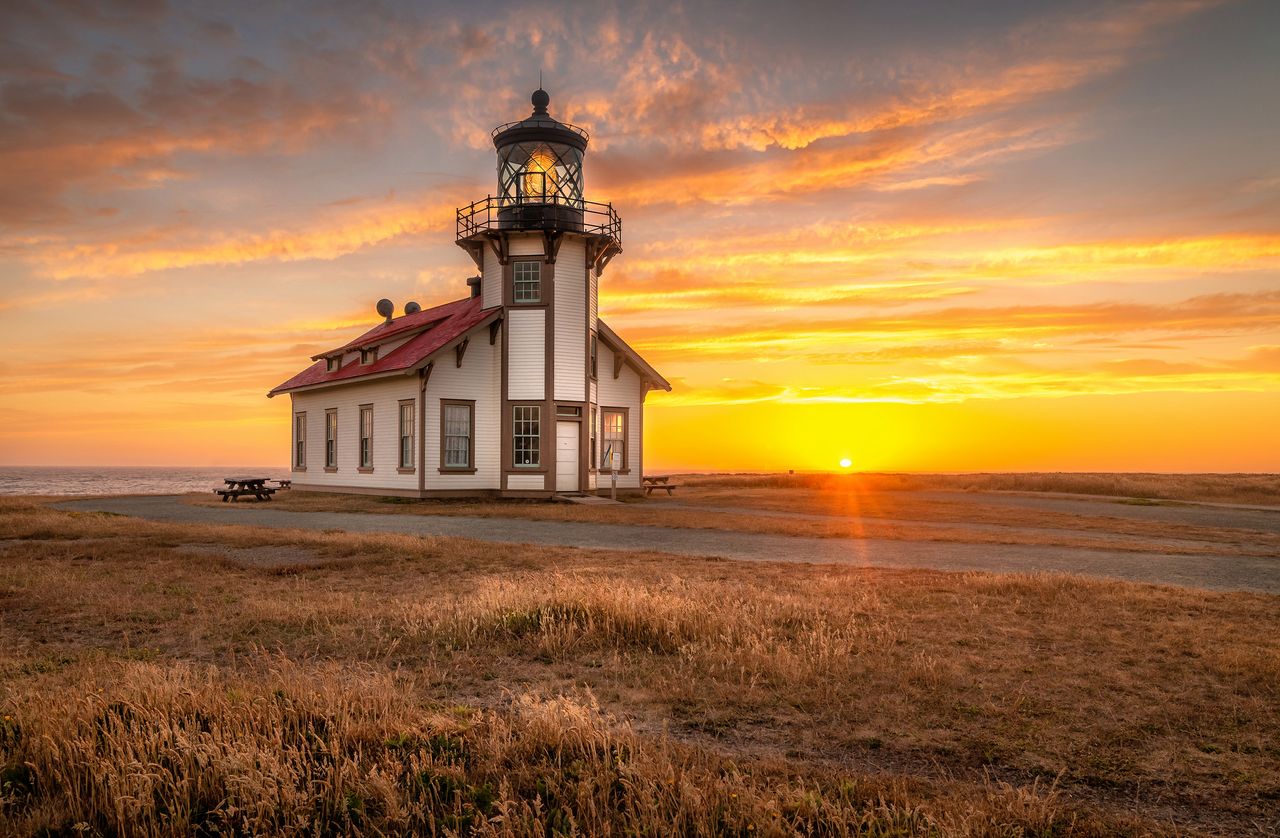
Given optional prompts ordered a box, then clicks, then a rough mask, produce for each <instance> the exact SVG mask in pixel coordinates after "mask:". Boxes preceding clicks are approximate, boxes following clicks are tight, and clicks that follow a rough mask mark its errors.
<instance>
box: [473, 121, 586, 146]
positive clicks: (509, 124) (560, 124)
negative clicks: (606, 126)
mask: <svg viewBox="0 0 1280 838" xmlns="http://www.w3.org/2000/svg"><path fill="white" fill-rule="evenodd" d="M517 125H528V126H529V127H531V128H543V127H554V128H563V129H565V130H566V131H572V132H573V133H575V134H577V135H578V136H579V137H582V139H584V140H587V141H590V140H591V135H590V134H588V133H587V129H586V128H579V127H578V126H577V125H570V124H569V123H567V122H560V121H559V120H556V119H552V118H551V117H549V116H544V117H540V118H539V120H538V121H536V122H535V121H533V120H530V119H517V120H516V121H515V122H505V123H503V124H502V125H499V126H498V127H497V128H494V129H493V131H491V132H490V134H489V136H491V137H494V138H496V137H497V136H498V135H499V134H501V133H502V132H504V131H507V130H508V129H511V128H515V127H516V126H517Z"/></svg>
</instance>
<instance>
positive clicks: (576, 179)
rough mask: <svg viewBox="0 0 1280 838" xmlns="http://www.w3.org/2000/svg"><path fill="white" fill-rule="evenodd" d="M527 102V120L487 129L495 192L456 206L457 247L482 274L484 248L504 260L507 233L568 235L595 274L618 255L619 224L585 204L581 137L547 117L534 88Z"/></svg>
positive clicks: (601, 207) (604, 208) (597, 206)
mask: <svg viewBox="0 0 1280 838" xmlns="http://www.w3.org/2000/svg"><path fill="white" fill-rule="evenodd" d="M531 101H532V102H533V113H531V114H530V115H529V116H528V117H527V118H525V119H522V120H520V121H519V122H508V123H507V124H506V125H500V126H498V127H497V128H495V129H494V130H493V146H494V148H495V149H496V150H497V152H498V193H497V195H488V196H486V197H485V198H482V199H481V200H478V201H473V202H471V203H470V204H468V205H466V206H464V207H459V208H458V245H459V246H460V247H462V248H464V249H465V250H466V251H467V252H468V253H470V254H471V257H472V259H474V260H475V261H476V266H477V267H478V268H481V269H482V270H483V269H484V267H483V264H482V258H481V254H482V253H483V251H484V248H485V247H486V244H485V243H486V242H488V243H489V246H492V247H494V248H495V252H499V253H500V254H503V255H500V256H499V258H500V259H503V260H505V259H506V256H505V253H506V244H505V242H506V241H507V236H508V235H510V234H513V233H518V232H521V231H529V232H534V231H537V232H541V233H542V234H543V235H545V236H547V237H548V242H551V241H552V240H553V239H554V238H555V237H557V236H559V235H560V234H563V233H573V234H577V235H581V236H585V237H586V238H587V239H588V240H589V241H590V242H591V247H590V252H591V255H592V258H593V265H594V267H595V269H596V270H597V272H599V271H603V270H604V266H605V265H606V264H607V263H608V260H609V259H611V258H612V257H613V256H614V255H615V254H617V253H620V252H621V251H622V220H621V219H620V218H618V213H617V212H615V211H614V209H613V206H612V205H611V204H606V203H600V202H598V201H588V200H586V198H585V195H584V192H583V157H584V156H585V155H586V151H587V141H588V137H587V132H586V131H584V130H583V129H581V128H578V127H577V126H574V125H569V124H567V123H564V122H560V121H559V120H557V119H555V118H553V117H552V116H551V115H550V114H548V113H547V105H548V104H550V102H551V97H550V96H549V95H548V94H547V91H545V90H543V89H542V88H538V89H537V90H535V91H534V92H533V97H532V99H531ZM550 246H551V245H550V244H548V247H550ZM548 252H552V251H550V250H549V251H548ZM553 258H554V257H553ZM503 264H506V262H505V261H504V262H503Z"/></svg>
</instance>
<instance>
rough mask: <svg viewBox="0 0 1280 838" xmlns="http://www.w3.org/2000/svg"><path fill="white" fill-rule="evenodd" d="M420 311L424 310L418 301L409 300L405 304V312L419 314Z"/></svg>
mask: <svg viewBox="0 0 1280 838" xmlns="http://www.w3.org/2000/svg"><path fill="white" fill-rule="evenodd" d="M420 311H422V306H420V305H418V303H417V302H416V301H414V300H410V301H409V302H407V303H405V304H404V313H405V314H417V313H418V312H420Z"/></svg>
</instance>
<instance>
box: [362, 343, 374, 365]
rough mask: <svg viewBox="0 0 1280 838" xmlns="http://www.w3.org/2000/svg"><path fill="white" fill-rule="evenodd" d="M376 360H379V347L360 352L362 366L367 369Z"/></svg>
mask: <svg viewBox="0 0 1280 838" xmlns="http://www.w3.org/2000/svg"><path fill="white" fill-rule="evenodd" d="M376 360H378V347H376V346H375V347H373V348H372V349H361V350H360V364H361V365H362V366H366V367H367V366H368V365H369V364H372V363H373V362H374V361H376Z"/></svg>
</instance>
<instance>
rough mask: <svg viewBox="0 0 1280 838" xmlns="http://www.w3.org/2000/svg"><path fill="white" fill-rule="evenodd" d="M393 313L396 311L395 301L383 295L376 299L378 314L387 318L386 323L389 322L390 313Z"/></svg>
mask: <svg viewBox="0 0 1280 838" xmlns="http://www.w3.org/2000/svg"><path fill="white" fill-rule="evenodd" d="M395 313H396V304H395V303H393V302H391V301H390V300H388V299H387V298H386V297H383V298H382V299H381V300H378V314H381V315H382V316H383V317H385V318H387V322H388V323H390V322H391V315H393V314H395Z"/></svg>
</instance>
